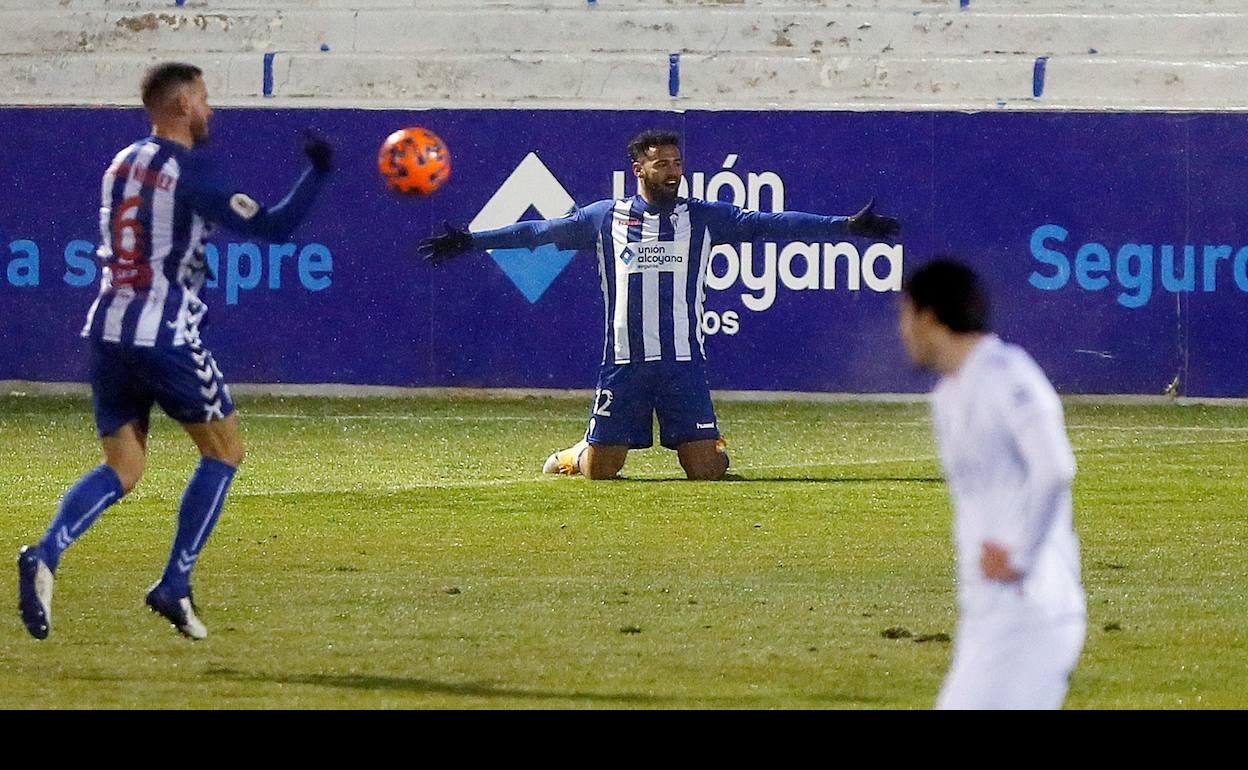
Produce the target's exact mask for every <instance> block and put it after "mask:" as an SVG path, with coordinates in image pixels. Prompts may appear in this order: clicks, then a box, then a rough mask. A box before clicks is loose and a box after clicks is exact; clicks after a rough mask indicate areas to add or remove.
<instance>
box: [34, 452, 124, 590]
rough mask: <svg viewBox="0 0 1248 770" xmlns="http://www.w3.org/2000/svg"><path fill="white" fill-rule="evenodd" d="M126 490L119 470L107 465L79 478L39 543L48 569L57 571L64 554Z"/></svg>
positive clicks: (67, 493)
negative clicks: (122, 485)
mask: <svg viewBox="0 0 1248 770" xmlns="http://www.w3.org/2000/svg"><path fill="white" fill-rule="evenodd" d="M124 494H125V491H124V490H123V489H122V488H121V479H120V478H119V477H118V476H117V471H115V470H113V469H112V468H111V467H109V466H107V465H97V466H96V467H95V468H94V469H93V470H92V471H91V472H90V473H88V474H87V475H85V476H83V477H82V478H80V479H78V483H76V484H74V485H73V486H72V487H70V488H69V490H68V491H67V492H66V493H65V496H64V497H63V498H61V507H60V508H58V509H57V510H56V516H54V517H52V523H51V524H49V525H48V531H47V532H45V533H44V535H43V539H42V540H40V541H39V550H40V551H42V552H43V561H44V563H45V564H47V565H48V569H50V570H52V571H53V572H56V568H57V566H58V565H60V563H61V553H62V552H64V550H65V549H66V548H68V547H69V545H70V543H72V542H74V541H75V540H77V539H78V538H79V537H82V533H83V532H86V531H87V528H88V527H90V526H91V525H92V524H94V523H95V520H96V519H98V518H99V517H100V514H101V513H103V512H104V509H105V508H107V507H108V506H110V505H112V504H113V503H115V502H117V501H118V500H120V499H121V497H122V495H124Z"/></svg>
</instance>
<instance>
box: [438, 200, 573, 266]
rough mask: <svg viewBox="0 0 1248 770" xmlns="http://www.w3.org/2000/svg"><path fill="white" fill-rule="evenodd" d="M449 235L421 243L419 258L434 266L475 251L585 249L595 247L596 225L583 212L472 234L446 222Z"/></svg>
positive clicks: (444, 233) (444, 234) (445, 227)
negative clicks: (550, 247) (551, 246)
mask: <svg viewBox="0 0 1248 770" xmlns="http://www.w3.org/2000/svg"><path fill="white" fill-rule="evenodd" d="M443 226H444V229H445V232H443V233H442V234H441V235H433V236H430V237H428V238H426V239H424V240H423V241H421V242H420V245H419V246H418V247H417V248H416V255H417V256H418V257H420V258H421V259H423V260H425V261H426V262H429V263H430V264H432V265H441V264H443V263H445V262H449V261H450V260H452V259H454V258H455V257H458V256H461V255H463V254H467V253H468V252H469V251H473V250H484V249H534V248H537V247H538V246H541V245H543V244H547V243H553V244H555V245H556V246H558V247H559V248H561V249H585V248H590V247H592V246H593V245H594V232H595V229H594V226H593V224H592V222H591V221H590V219H589V218H588V217H585V216H582V215H581V209H574V210H573V211H572V213H570V214H569V215H567V216H564V217H560V218H558V219H541V220H536V221H530V222H517V223H515V224H514V225H507V226H506V227H500V228H498V229H496V230H482V231H480V232H475V233H473V232H469V231H468V230H467V228H462V227H455V226H454V225H452V224H451V223H450V222H444V223H443Z"/></svg>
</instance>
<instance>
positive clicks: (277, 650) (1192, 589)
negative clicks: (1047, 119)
mask: <svg viewBox="0 0 1248 770" xmlns="http://www.w3.org/2000/svg"><path fill="white" fill-rule="evenodd" d="M240 410H241V413H242V415H243V419H244V429H245V435H246V440H247V444H248V449H249V455H248V459H247V461H246V463H245V464H244V467H243V470H242V471H241V473H240V474H239V476H238V479H237V481H236V482H235V484H234V487H233V491H232V493H231V496H230V498H229V501H228V503H227V505H226V509H225V514H224V516H223V518H222V520H221V523H220V525H219V526H218V528H217V530H216V532H215V533H214V535H213V538H212V540H211V541H210V542H209V544H208V547H207V548H206V549H205V551H204V555H203V557H202V558H201V560H200V562H199V566H198V568H197V571H196V579H195V589H196V598H197V601H198V603H199V605H200V608H201V610H202V617H203V618H204V620H205V622H206V623H207V624H208V626H209V629H210V631H211V635H210V637H209V638H208V639H207V640H206V641H204V642H199V643H192V642H190V641H188V640H186V639H183V638H181V637H179V636H178V635H177V634H176V633H174V632H173V631H172V630H171V629H170V628H169V626H168V625H167V624H164V623H163V622H161V621H160V620H159V619H158V618H157V617H156V616H154V615H151V614H150V613H149V612H148V611H147V610H146V608H145V607H144V606H143V602H142V599H143V592H144V590H145V588H146V587H147V586H148V584H149V583H151V582H152V581H153V580H155V578H156V577H157V576H158V575H159V573H160V570H161V569H162V567H163V564H164V560H165V557H166V555H167V552H168V549H169V544H170V540H171V539H172V534H173V522H174V511H175V509H176V507H177V504H178V499H179V497H180V495H181V493H182V488H183V485H184V484H185V480H186V478H187V476H188V474H189V473H190V471H191V468H192V467H193V465H194V463H195V454H194V450H193V448H192V446H191V443H190V441H189V440H188V439H187V438H186V437H185V436H184V435H183V434H182V433H181V431H180V429H179V428H178V427H177V426H176V425H175V424H174V423H172V422H170V421H169V420H167V419H165V418H163V417H161V418H158V419H157V420H156V421H155V422H154V425H153V433H152V438H151V443H150V450H151V451H150V458H149V460H150V464H149V467H148V473H147V477H146V478H145V479H144V480H143V482H142V483H141V484H140V486H139V488H138V489H137V490H136V491H135V492H134V493H133V494H132V495H131V496H130V497H129V498H127V499H126V500H125V501H123V502H122V503H121V504H119V505H117V506H114V507H113V508H111V509H109V510H108V511H107V512H106V513H105V515H104V516H103V517H102V518H101V519H100V521H99V522H98V524H97V525H96V526H95V527H94V528H93V529H92V530H91V531H90V532H89V533H88V535H87V536H86V537H85V538H84V539H83V540H82V541H80V542H79V543H77V544H76V545H75V546H74V547H73V548H72V549H71V550H69V551H68V552H67V554H66V556H65V558H64V561H63V562H62V569H61V570H60V573H59V575H58V582H57V586H56V599H55V603H54V613H53V626H52V635H51V636H50V637H49V639H48V640H46V641H43V642H38V641H35V640H33V639H31V638H30V637H28V636H27V634H26V632H25V630H24V629H23V627H22V625H21V622H20V620H19V618H18V616H17V612H16V589H15V582H16V580H15V572H16V571H15V570H14V569H13V567H12V566H10V567H5V568H4V569H6V570H9V572H8V573H7V574H8V577H7V578H5V580H4V581H3V585H4V586H7V588H5V589H4V591H5V592H6V593H7V595H8V596H9V597H10V598H9V599H8V601H9V602H10V610H8V611H7V612H5V613H4V616H5V617H7V620H5V621H3V622H2V623H0V708H27V707H39V708H114V707H120V708H178V707H189V708H786V709H789V708H927V707H929V706H930V705H931V704H932V702H933V700H934V698H935V696H936V693H937V690H938V688H939V686H940V682H941V679H942V677H943V675H944V672H945V669H946V667H947V665H948V658H949V653H950V649H951V645H950V644H949V643H948V642H944V641H940V640H930V641H924V642H919V641H916V640H917V639H921V638H923V637H924V636H925V635H935V634H940V633H944V634H952V633H953V631H954V621H955V613H954V607H953V603H954V595H953V586H952V575H953V565H952V557H953V554H952V547H951V545H950V540H949V517H950V512H949V503H948V500H947V495H946V490H945V488H944V485H943V483H942V482H941V480H940V472H939V468H938V465H937V463H936V461H935V452H934V446H933V443H932V439H931V435H930V428H929V422H928V418H927V413H926V409H925V407H923V406H920V405H887V404H845V405H840V404H838V405H827V404H791V403H790V404H747V403H735V402H734V403H727V402H726V403H721V404H720V405H719V411H720V417H721V423H722V424H723V426H724V427H725V429H726V432H727V435H728V436H729V439H730V441H731V447H730V448H731V452H732V458H733V470H734V471H735V472H736V473H737V474H739V476H740V477H741V478H740V480H736V481H727V482H719V483H690V482H684V481H678V480H677V478H678V476H680V473H679V468H678V466H677V463H676V458H675V456H674V455H673V454H672V453H670V452H667V451H664V450H659V449H654V450H649V451H644V452H637V453H634V454H633V455H632V457H630V459H629V463H628V465H627V466H626V468H625V472H626V474H627V475H628V477H629V480H626V481H619V482H595V483H590V482H585V481H583V480H581V479H564V478H550V477H543V476H542V475H541V474H540V473H539V472H538V471H539V469H540V467H541V464H542V461H543V460H544V459H545V457H546V455H547V454H548V453H549V452H550V451H552V450H554V449H557V448H561V447H563V446H566V445H567V444H569V443H571V442H572V441H573V440H575V439H576V437H577V434H578V433H579V432H581V431H582V430H583V429H584V425H583V420H584V417H585V412H586V404H584V403H581V402H580V401H565V400H546V399H528V400H491V401H486V400H432V399H412V400H332V399H304V398H293V399H279V398H246V399H243V400H242V402H241V404H240ZM1068 423H1069V425H1070V428H1071V430H1070V432H1071V437H1072V440H1073V442H1074V445H1075V449H1076V452H1077V455H1078V459H1079V469H1080V471H1079V477H1078V480H1077V482H1076V487H1075V495H1076V506H1077V511H1076V523H1077V526H1078V529H1079V532H1080V535H1081V537H1082V541H1083V547H1084V557H1083V563H1084V581H1085V584H1086V587H1087V589H1088V595H1089V623H1088V627H1089V633H1088V641H1087V645H1086V647H1085V650H1084V655H1083V658H1082V660H1081V662H1080V665H1079V668H1078V670H1077V672H1076V674H1075V677H1074V680H1073V682H1072V686H1071V691H1070V696H1069V698H1068V701H1067V705H1068V706H1070V707H1076V708H1189V707H1194V708H1245V707H1248V633H1246V631H1245V628H1246V627H1248V626H1246V624H1245V619H1246V618H1248V559H1246V558H1245V554H1246V553H1248V552H1246V551H1245V542H1244V541H1245V534H1246V533H1248V516H1246V513H1245V511H1246V506H1248V503H1246V502H1245V501H1248V483H1246V481H1245V480H1246V479H1248V472H1246V471H1245V467H1244V461H1243V458H1244V456H1245V449H1248V410H1246V409H1239V408H1225V407H1198V406H1185V407H1178V406H1171V407H1093V406H1071V407H1069V410H1068ZM0 425H2V426H3V440H2V441H0V489H3V500H2V501H0V533H2V536H0V549H2V551H0V552H3V553H9V554H15V553H16V550H17V548H18V547H19V546H20V545H21V544H23V543H26V542H30V541H32V540H34V539H36V538H37V537H38V536H39V535H40V534H41V533H42V531H43V529H44V527H45V526H46V525H47V522H48V519H49V517H50V516H51V514H52V512H53V510H54V508H55V506H56V504H57V501H58V500H59V499H60V496H61V494H62V493H63V491H64V489H65V487H66V486H68V485H69V484H71V483H72V482H73V481H74V480H75V479H76V478H77V477H78V476H79V475H80V474H81V473H82V472H83V471H85V470H86V469H88V468H90V467H91V466H92V465H93V464H94V463H95V462H97V456H98V455H97V451H98V450H97V444H96V442H95V439H94V433H93V427H92V422H91V418H90V404H89V401H88V400H87V399H85V398H69V397H66V398H32V397H12V396H9V397H0ZM10 564H11V563H10ZM890 628H904V629H906V630H907V631H909V632H910V633H912V634H913V636H911V637H909V638H904V637H903V638H897V639H889V638H885V637H884V636H883V635H882V632H884V631H885V630H886V629H890Z"/></svg>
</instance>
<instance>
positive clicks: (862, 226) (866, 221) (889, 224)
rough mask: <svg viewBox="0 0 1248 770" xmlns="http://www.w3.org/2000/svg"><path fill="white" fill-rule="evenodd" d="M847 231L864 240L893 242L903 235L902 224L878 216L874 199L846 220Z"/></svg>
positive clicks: (889, 218) (892, 219)
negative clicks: (873, 239) (872, 239)
mask: <svg viewBox="0 0 1248 770" xmlns="http://www.w3.org/2000/svg"><path fill="white" fill-rule="evenodd" d="M845 231H846V232H848V233H849V234H850V235H857V236H860V237H863V238H880V239H883V240H892V239H893V238H896V237H897V236H898V235H899V234H900V233H901V223H900V222H898V221H897V220H896V219H895V218H894V217H885V216H880V215H879V214H876V213H875V198H872V199H871V200H869V201H867V205H865V206H863V207H862V208H861V209H860V210H859V211H858V213H857V214H854V215H853V216H851V217H849V218H848V219H846V220H845Z"/></svg>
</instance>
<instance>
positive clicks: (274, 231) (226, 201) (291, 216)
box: [190, 129, 334, 241]
mask: <svg viewBox="0 0 1248 770" xmlns="http://www.w3.org/2000/svg"><path fill="white" fill-rule="evenodd" d="M303 152H304V155H306V156H307V158H308V162H309V167H308V168H307V169H305V170H304V172H303V174H302V175H301V176H300V177H299V180H298V181H297V182H295V185H294V187H292V188H291V190H290V192H289V193H288V194H287V195H286V197H285V198H283V199H282V200H281V202H279V203H278V204H277V205H276V206H272V207H268V206H264V205H263V204H261V203H259V202H258V201H256V199H255V198H252V197H251V196H250V195H248V194H247V193H244V192H241V191H238V190H237V189H236V188H232V187H231V186H229V185H227V184H225V183H224V182H222V181H220V180H217V179H215V178H214V177H213V176H212V175H211V174H210V173H200V174H195V175H194V176H193V177H192V178H193V179H194V181H193V183H192V185H191V188H190V194H191V196H192V203H193V204H194V206H195V208H196V210H198V211H199V212H201V213H202V214H204V215H205V216H206V217H207V218H208V219H210V220H211V221H213V222H217V223H218V224H220V225H222V226H223V227H225V228H227V229H230V230H233V231H234V232H236V233H240V234H242V235H258V236H260V237H262V238H266V239H268V240H271V241H282V240H286V239H287V238H289V237H290V234H291V233H292V232H293V231H294V229H295V227H296V226H298V224H299V223H300V222H302V221H303V219H304V218H305V217H306V216H307V214H308V211H309V210H310V209H311V208H312V203H313V201H315V200H316V195H317V193H319V192H320V190H321V187H322V185H323V184H324V182H325V179H326V177H328V175H329V172H330V171H332V170H333V167H334V165H333V156H334V153H333V147H332V146H331V145H330V143H329V141H328V140H326V139H325V138H324V137H323V136H321V135H320V134H318V133H317V132H315V131H313V130H312V129H308V130H306V131H305V132H304V144H303Z"/></svg>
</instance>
